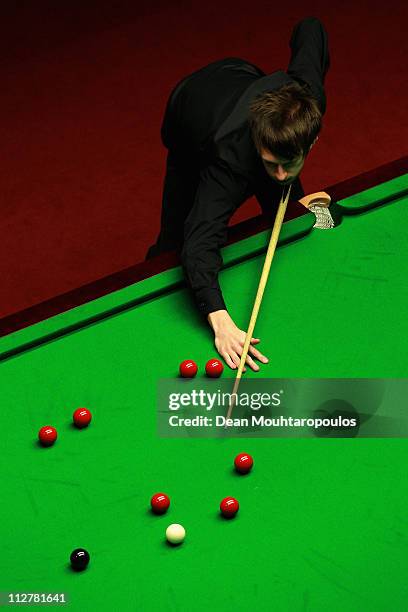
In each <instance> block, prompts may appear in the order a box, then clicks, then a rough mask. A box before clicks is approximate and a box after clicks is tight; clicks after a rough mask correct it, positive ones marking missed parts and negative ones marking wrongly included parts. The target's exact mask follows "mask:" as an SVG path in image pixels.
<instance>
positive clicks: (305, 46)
mask: <svg viewBox="0 0 408 612" xmlns="http://www.w3.org/2000/svg"><path fill="white" fill-rule="evenodd" d="M290 48H291V50H292V55H291V59H290V62H289V67H288V70H287V73H288V75H289V76H290V77H292V78H293V79H295V80H297V81H301V82H303V83H306V84H307V85H308V86H309V87H310V89H311V92H312V94H313V96H314V97H315V98H317V100H318V102H319V106H320V110H321V111H322V113H324V112H325V110H326V96H325V93H324V87H323V84H324V79H325V76H326V73H327V71H328V69H329V66H330V56H329V46H328V36H327V32H326V30H325V29H324V27H323V25H322V23H321V22H320V21H319V20H318V19H316V18H315V17H307V18H306V19H303V20H302V21H300V22H299V23H298V24H297V25H296V26H295V27H294V29H293V32H292V36H291V39H290Z"/></svg>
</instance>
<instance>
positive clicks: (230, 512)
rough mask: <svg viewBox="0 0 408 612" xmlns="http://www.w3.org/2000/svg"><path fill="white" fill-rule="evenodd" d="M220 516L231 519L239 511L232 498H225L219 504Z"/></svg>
mask: <svg viewBox="0 0 408 612" xmlns="http://www.w3.org/2000/svg"><path fill="white" fill-rule="evenodd" d="M220 510H221V514H222V515H223V516H225V518H232V517H233V516H235V515H236V513H237V512H238V510H239V503H238V500H236V499H235V498H234V497H225V498H224V499H223V500H222V502H221V503H220Z"/></svg>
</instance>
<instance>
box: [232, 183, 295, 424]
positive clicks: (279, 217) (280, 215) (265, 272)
mask: <svg viewBox="0 0 408 612" xmlns="http://www.w3.org/2000/svg"><path fill="white" fill-rule="evenodd" d="M291 187H292V186H291V185H289V189H288V193H287V195H286V198H285V199H283V192H282V197H281V200H280V202H279V208H278V212H277V213H276V217H275V222H274V224H273V229H272V234H271V238H270V240H269V245H268V250H267V252H266V257H265V261H264V265H263V268H262V274H261V279H260V281H259V285H258V291H257V293H256V298H255V302H254V306H253V308H252V314H251V319H250V321H249V326H248V331H247V333H246V337H245V342H244V348H243V350H242V355H241V361H240V363H239V368H238V371H237V376H236V378H235V383H234V388H233V390H232V397H231V403H230V405H229V408H228V412H227V419H229V418H230V417H231V414H232V411H233V409H234V406H235V394H236V393H237V391H238V387H239V383H240V381H241V377H242V371H243V369H244V365H245V362H246V358H247V355H248V350H249V345H250V343H251V338H252V334H253V333H254V328H255V323H256V319H257V317H258V312H259V308H260V306H261V302H262V298H263V294H264V290H265V287H266V282H267V280H268V276H269V271H270V269H271V264H272V259H273V256H274V254H275V250H276V245H277V244H278V239H279V234H280V231H281V228H282V223H283V219H284V217H285V213H286V207H287V205H288V201H289V196H290V190H291Z"/></svg>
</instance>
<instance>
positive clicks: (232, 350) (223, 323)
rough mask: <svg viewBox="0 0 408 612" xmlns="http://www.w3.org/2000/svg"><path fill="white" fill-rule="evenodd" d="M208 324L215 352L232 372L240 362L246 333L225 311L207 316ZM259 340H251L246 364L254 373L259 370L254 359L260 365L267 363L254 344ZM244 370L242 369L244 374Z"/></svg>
mask: <svg viewBox="0 0 408 612" xmlns="http://www.w3.org/2000/svg"><path fill="white" fill-rule="evenodd" d="M208 322H209V324H210V325H211V327H212V329H213V330H214V336H215V338H214V343H215V346H216V349H217V351H218V352H219V354H220V355H221V357H222V358H223V359H224V360H225V363H226V364H227V365H228V366H229V367H230V368H231V369H233V370H236V369H237V368H238V366H239V363H240V361H241V355H242V349H243V348H244V342H245V337H246V333H245V332H244V331H242V329H239V327H237V326H236V325H235V323H234V321H233V320H232V319H231V317H230V315H229V314H228V312H227V311H226V310H217V311H216V312H211V313H210V314H209V315H208ZM259 342H260V340H259V338H252V339H251V344H250V345H249V349H248V355H247V358H246V364H247V365H248V366H249V367H250V368H252V369H253V370H254V371H255V372H257V371H258V370H259V366H258V364H257V363H255V361H254V358H255V359H258V360H259V361H260V362H261V363H268V359H267V357H265V355H262V353H261V352H260V351H258V349H257V348H255V346H254V345H255V344H259ZM245 370H246V368H244V372H245Z"/></svg>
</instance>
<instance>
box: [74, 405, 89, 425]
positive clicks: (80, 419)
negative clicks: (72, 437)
mask: <svg viewBox="0 0 408 612" xmlns="http://www.w3.org/2000/svg"><path fill="white" fill-rule="evenodd" d="M72 418H73V420H74V425H76V427H79V428H80V429H82V427H86V426H87V425H89V423H90V422H91V421H92V414H91V413H90V411H89V410H88V409H87V408H77V409H76V410H75V412H74V414H73V415H72Z"/></svg>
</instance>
